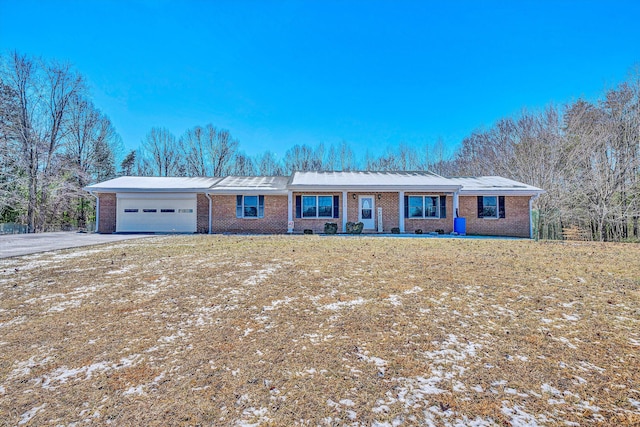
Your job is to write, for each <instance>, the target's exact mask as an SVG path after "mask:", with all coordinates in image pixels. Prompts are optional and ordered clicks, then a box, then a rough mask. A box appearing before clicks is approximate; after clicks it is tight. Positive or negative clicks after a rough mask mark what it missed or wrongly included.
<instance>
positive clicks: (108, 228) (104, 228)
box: [98, 193, 117, 234]
mask: <svg viewBox="0 0 640 427" xmlns="http://www.w3.org/2000/svg"><path fill="white" fill-rule="evenodd" d="M98 198H99V199H100V218H99V221H100V222H99V224H98V233H103V234H110V233H115V232H116V209H117V206H116V205H117V201H116V194H115V193H102V194H98Z"/></svg>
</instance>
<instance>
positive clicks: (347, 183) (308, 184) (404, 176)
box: [289, 172, 460, 191]
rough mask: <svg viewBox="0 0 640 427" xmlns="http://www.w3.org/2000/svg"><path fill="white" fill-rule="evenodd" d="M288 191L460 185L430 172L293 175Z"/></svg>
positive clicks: (450, 187) (448, 187)
mask: <svg viewBox="0 0 640 427" xmlns="http://www.w3.org/2000/svg"><path fill="white" fill-rule="evenodd" d="M289 188H290V189H292V190H306V189H313V190H371V191H376V190H377V191H385V190H386V191H398V190H399V191H412V190H423V189H429V190H440V191H457V190H458V189H459V188H460V184H457V183H454V182H452V181H451V180H449V179H447V178H443V177H441V176H440V175H436V174H434V173H431V172H294V174H293V175H292V176H291V179H290V181H289Z"/></svg>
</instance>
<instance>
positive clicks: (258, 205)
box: [236, 194, 264, 219]
mask: <svg viewBox="0 0 640 427" xmlns="http://www.w3.org/2000/svg"><path fill="white" fill-rule="evenodd" d="M239 196H242V216H241V217H238V216H236V219H264V212H263V216H262V217H260V196H259V195H256V194H239ZM245 197H255V198H256V201H257V204H256V216H245V215H244V207H245V204H244V199H245ZM236 203H237V202H236ZM237 208H238V205H237V204H236V209H237ZM263 209H264V207H263Z"/></svg>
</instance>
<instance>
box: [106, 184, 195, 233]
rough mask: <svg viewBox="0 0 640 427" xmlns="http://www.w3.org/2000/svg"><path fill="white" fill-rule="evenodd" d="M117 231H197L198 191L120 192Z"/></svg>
mask: <svg viewBox="0 0 640 427" xmlns="http://www.w3.org/2000/svg"><path fill="white" fill-rule="evenodd" d="M116 196H117V208H116V209H117V213H116V232H119V233H136V232H158V233H195V231H196V224H197V199H196V195H195V194H180V193H165V194H161V195H160V194H149V193H119V194H117V195H116Z"/></svg>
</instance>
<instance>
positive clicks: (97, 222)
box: [89, 191, 100, 233]
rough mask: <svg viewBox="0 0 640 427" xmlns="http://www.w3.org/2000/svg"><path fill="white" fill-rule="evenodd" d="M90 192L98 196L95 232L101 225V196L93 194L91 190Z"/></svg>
mask: <svg viewBox="0 0 640 427" xmlns="http://www.w3.org/2000/svg"><path fill="white" fill-rule="evenodd" d="M89 194H91V195H92V196H93V197H95V198H96V229H95V232H96V233H97V232H98V229H99V226H100V197H98V196H96V195H95V194H93V191H89Z"/></svg>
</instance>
